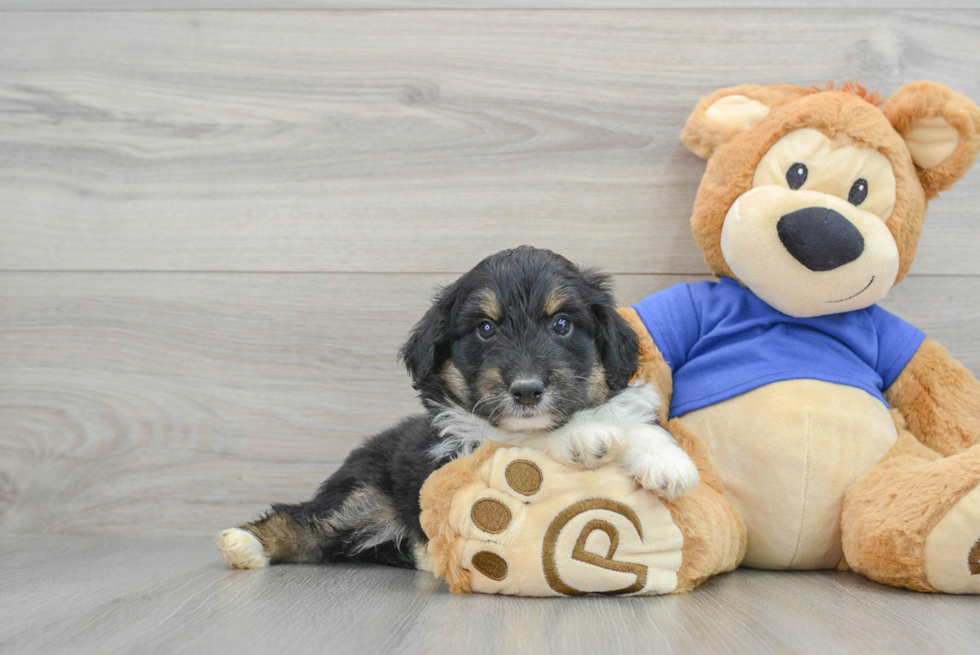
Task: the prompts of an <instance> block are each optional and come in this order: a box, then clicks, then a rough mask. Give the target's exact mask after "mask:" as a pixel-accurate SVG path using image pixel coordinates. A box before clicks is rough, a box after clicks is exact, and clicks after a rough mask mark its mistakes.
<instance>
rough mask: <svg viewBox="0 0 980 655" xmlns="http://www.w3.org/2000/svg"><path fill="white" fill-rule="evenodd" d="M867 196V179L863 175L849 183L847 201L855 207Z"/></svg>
mask: <svg viewBox="0 0 980 655" xmlns="http://www.w3.org/2000/svg"><path fill="white" fill-rule="evenodd" d="M867 197H868V181H867V180H866V179H864V178H863V177H859V178H858V179H857V181H856V182H855V183H854V184H852V185H851V192H850V193H848V194H847V202H849V203H851V204H852V205H854V206H855V207H856V206H858V205H860V204H861V203H862V202H864V199H865V198H867Z"/></svg>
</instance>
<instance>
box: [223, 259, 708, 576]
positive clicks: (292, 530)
mask: <svg viewBox="0 0 980 655" xmlns="http://www.w3.org/2000/svg"><path fill="white" fill-rule="evenodd" d="M638 353H639V345H638V342H637V337H636V334H635V333H634V332H633V330H632V329H631V328H630V327H629V325H628V324H627V323H626V322H625V321H624V320H623V319H622V318H621V317H620V316H619V314H618V313H617V311H616V306H615V303H614V300H613V296H612V294H611V293H610V290H609V279H608V278H607V277H606V276H604V275H601V274H599V273H597V272H595V271H593V270H588V269H585V270H583V269H579V268H577V267H576V266H574V265H573V264H572V263H571V262H569V261H568V260H567V259H565V258H564V257H561V256H559V255H557V254H555V253H553V252H551V251H548V250H540V249H536V248H531V247H529V246H523V247H520V248H516V249H513V250H505V251H503V252H500V253H497V254H496V255H492V256H490V257H488V258H487V259H485V260H483V261H482V262H480V264H478V265H477V266H476V268H474V269H473V270H472V271H470V272H469V273H467V274H465V275H464V276H463V277H461V278H460V279H459V280H457V281H456V282H454V283H453V284H451V285H449V286H448V287H445V288H444V289H442V290H441V291H440V292H439V294H438V295H437V297H436V298H435V300H434V302H433V304H432V306H431V308H430V309H429V311H428V312H427V313H426V314H425V316H424V317H423V318H422V320H421V321H419V323H418V324H417V325H416V326H415V328H414V329H413V330H412V333H411V335H410V337H409V339H408V342H407V343H406V344H405V346H404V347H403V348H402V350H401V353H400V354H401V358H402V360H403V361H404V363H405V366H406V367H407V368H408V372H409V374H410V375H411V377H412V380H413V386H414V388H415V389H417V390H418V392H419V395H420V397H421V400H422V403H423V405H424V407H425V409H426V413H425V414H422V415H418V416H413V417H411V418H407V419H405V420H403V421H402V422H401V423H399V424H398V425H396V426H394V427H392V428H390V429H388V430H386V431H384V432H382V433H380V434H378V435H375V436H374V437H371V438H370V439H368V440H367V441H366V442H365V443H364V445H362V446H360V447H359V448H357V449H355V450H354V451H352V452H351V453H350V455H349V456H348V457H347V459H346V460H345V461H344V463H343V464H342V465H341V467H340V468H339V469H338V470H337V471H336V472H335V473H334V474H333V475H332V476H330V478H329V479H327V481H326V482H324V483H323V485H322V486H321V487H320V489H319V491H318V492H317V494H316V495H315V496H314V497H313V499H312V500H310V501H309V502H305V503H300V504H297V505H273V506H272V509H271V511H269V512H268V513H267V514H266V515H265V516H264V517H262V518H261V519H259V520H258V521H255V522H253V523H248V524H245V525H242V526H240V527H239V528H232V529H230V530H225V531H224V532H223V533H222V534H221V535H220V537H219V541H218V547H219V550H220V551H221V553H222V556H223V557H224V559H225V561H226V562H227V563H228V564H230V565H231V566H234V567H238V568H256V567H261V566H265V565H266V564H270V563H272V564H274V563H278V562H332V561H342V560H348V561H349V560H354V561H370V562H378V563H383V564H389V565H394V566H401V567H409V568H424V566H425V544H426V541H427V540H426V536H425V534H424V533H423V532H422V528H421V525H420V524H419V513H420V508H419V491H420V489H421V487H422V483H423V482H425V479H426V478H427V477H428V476H429V474H430V473H432V472H433V471H435V470H436V469H438V468H440V467H441V466H442V465H444V464H445V463H446V462H448V461H450V460H451V459H453V458H456V457H459V456H462V455H466V454H469V453H470V452H472V451H473V449H474V448H476V447H477V446H478V445H479V444H481V443H482V442H483V441H484V440H486V439H492V440H495V441H501V442H505V443H511V444H520V445H527V446H532V447H535V448H541V449H545V450H547V451H548V452H549V453H550V454H551V456H552V457H554V458H555V459H557V460H559V461H562V462H565V463H568V464H570V465H577V466H583V467H596V466H599V465H601V464H602V463H604V462H605V461H607V460H608V459H610V458H613V457H620V458H621V464H622V466H623V468H624V470H625V471H626V472H627V473H628V474H630V475H633V476H635V477H636V479H637V481H638V482H639V483H640V484H642V485H643V486H644V487H647V488H649V489H652V490H654V491H656V492H658V493H660V494H662V495H665V496H671V497H673V496H679V495H682V494H684V493H686V492H687V491H688V490H690V489H691V488H692V487H693V486H694V485H695V484H697V482H698V472H697V469H696V468H695V466H694V463H693V462H692V461H691V460H690V458H689V457H688V456H687V454H686V453H684V451H683V450H681V449H680V447H678V445H677V443H676V442H675V441H674V440H673V439H672V438H671V437H670V435H669V434H668V433H667V432H666V431H665V430H664V429H663V428H661V427H659V426H658V425H657V409H656V408H657V407H658V406H659V404H660V398H659V397H658V395H657V393H656V390H655V389H653V387H652V386H651V385H639V386H629V384H628V383H629V380H630V378H631V377H632V376H633V374H634V372H635V370H636V367H637V360H638Z"/></svg>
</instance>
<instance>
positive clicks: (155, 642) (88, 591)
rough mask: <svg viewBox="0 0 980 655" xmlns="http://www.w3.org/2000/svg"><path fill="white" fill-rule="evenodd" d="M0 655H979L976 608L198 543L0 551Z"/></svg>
mask: <svg viewBox="0 0 980 655" xmlns="http://www.w3.org/2000/svg"><path fill="white" fill-rule="evenodd" d="M0 589H2V593H0V616H2V617H3V620H2V621H0V652H4V653H6V652H24V653H73V654H87V653H99V654H110V653H209V654H211V655H220V654H222V653H234V654H236V655H240V654H242V653H263V652H264V653H269V652H275V653H454V654H458V653H467V654H470V655H484V654H490V653H500V654H503V655H514V654H517V653H537V654H542V655H545V654H548V653H565V654H575V653H584V654H585V653H587V654H590V655H594V654H596V653H617V654H618V653H667V652H678V653H700V654H703V655H708V654H714V653H753V654H755V653H814V654H817V653H819V654H824V653H919V654H921V653H976V652H977V651H976V649H977V644H978V643H980V620H978V618H977V617H978V614H977V603H976V598H975V597H957V596H937V595H927V594H915V593H912V592H906V591H901V590H898V589H892V588H888V587H882V586H880V585H877V584H875V583H873V582H869V581H867V580H865V579H863V578H860V577H859V576H857V575H855V574H850V573H834V572H815V573H785V574H772V573H766V572H761V571H749V570H740V571H736V572H734V573H732V574H729V575H726V576H722V577H720V578H717V579H715V580H714V581H712V582H710V583H709V584H707V585H706V586H705V587H703V588H701V589H699V590H698V591H697V592H696V593H691V594H686V595H681V596H666V597H654V598H606V597H583V598H570V599H560V600H556V599H531V598H509V597H491V596H454V595H452V594H449V593H448V591H447V590H446V588H445V586H444V585H443V584H442V583H440V582H438V581H436V580H435V579H433V578H432V577H431V576H430V575H429V574H427V573H422V572H416V571H405V570H400V569H389V568H384V567H375V566H357V565H343V566H291V565H287V566H279V567H272V568H270V569H264V570H258V571H232V570H229V569H227V568H225V567H224V565H223V563H221V562H220V561H219V560H218V559H217V553H216V551H215V550H214V545H213V543H211V542H210V540H207V539H188V538H182V539H181V538H172V537H171V538H161V539H142V538H136V537H107V536H102V537H68V536H46V537H32V536H11V535H6V536H0Z"/></svg>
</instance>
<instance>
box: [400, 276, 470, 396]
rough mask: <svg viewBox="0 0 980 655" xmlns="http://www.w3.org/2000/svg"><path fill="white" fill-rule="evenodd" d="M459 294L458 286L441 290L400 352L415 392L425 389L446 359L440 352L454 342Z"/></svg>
mask: <svg viewBox="0 0 980 655" xmlns="http://www.w3.org/2000/svg"><path fill="white" fill-rule="evenodd" d="M459 295H460V287H459V284H458V283H453V284H451V285H449V286H447V287H443V288H442V289H440V290H439V292H438V293H437V294H436V297H435V300H433V301H432V306H431V307H429V311H427V312H426V313H425V316H423V317H422V320H420V321H419V322H418V323H416V324H415V327H414V328H412V331H411V333H410V334H409V336H408V341H406V342H405V345H404V346H402V349H401V350H400V351H399V352H398V357H399V358H400V359H401V360H402V362H403V363H404V364H405V368H406V369H408V374H409V375H410V376H411V377H412V387H414V388H415V389H418V388H420V387H421V386H422V383H423V382H424V381H425V380H426V378H428V377H429V376H430V375H432V373H433V372H434V371H435V370H436V367H437V366H438V365H439V364H441V363H442V361H440V360H441V359H443V358H444V357H445V355H444V354H443V353H442V352H441V351H443V350H445V348H446V347H447V346H448V345H449V343H450V342H451V341H452V336H453V335H452V314H453V309H454V307H455V305H456V299H457V297H458V296H459Z"/></svg>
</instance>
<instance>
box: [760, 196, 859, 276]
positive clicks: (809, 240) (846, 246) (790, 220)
mask: <svg viewBox="0 0 980 655" xmlns="http://www.w3.org/2000/svg"><path fill="white" fill-rule="evenodd" d="M776 232H777V233H778V234H779V240H780V241H782V242H783V245H784V246H786V250H788V251H789V254H791V255H793V257H794V258H796V261H798V262H800V263H801V264H803V265H804V266H806V267H807V268H809V269H810V270H811V271H832V270H834V269H835V268H837V267H838V266H843V265H844V264H847V263H849V262H853V261H854V260H855V259H857V258H858V257H860V256H861V253H862V252H864V237H863V236H861V232H860V230H858V229H857V228H856V227H854V224H853V223H851V222H850V221H849V220H847V219H846V218H844V217H843V216H842V215H840V214H838V213H837V212H835V211H834V210H833V209H827V208H825V207H807V208H806V209H799V210H797V211H795V212H792V213H789V214H786V215H785V216H783V217H782V218H780V219H779V222H778V223H776Z"/></svg>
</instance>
